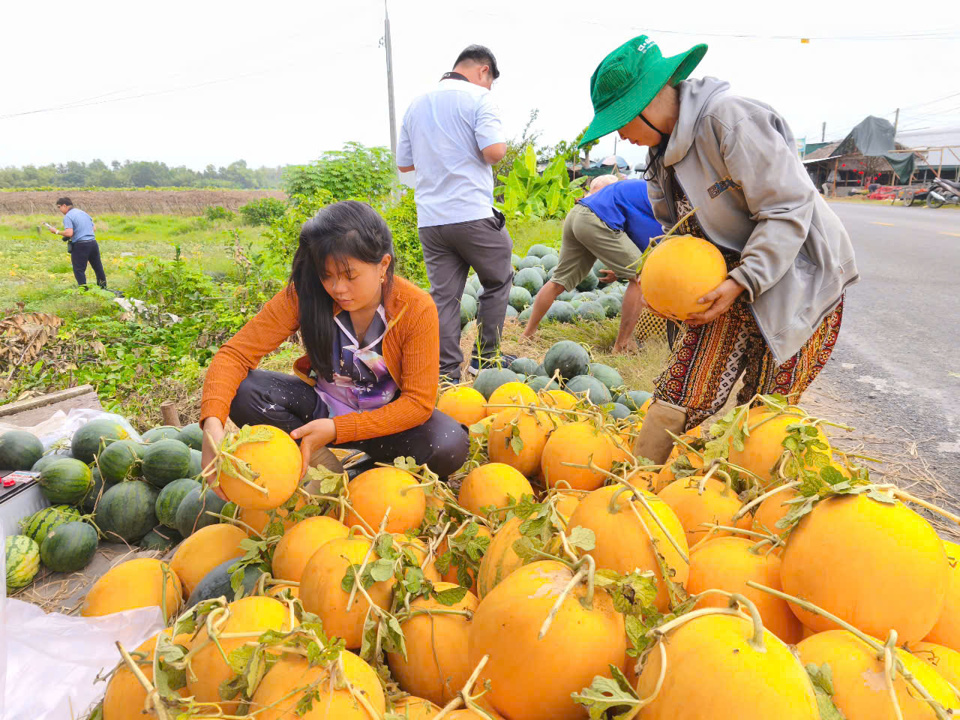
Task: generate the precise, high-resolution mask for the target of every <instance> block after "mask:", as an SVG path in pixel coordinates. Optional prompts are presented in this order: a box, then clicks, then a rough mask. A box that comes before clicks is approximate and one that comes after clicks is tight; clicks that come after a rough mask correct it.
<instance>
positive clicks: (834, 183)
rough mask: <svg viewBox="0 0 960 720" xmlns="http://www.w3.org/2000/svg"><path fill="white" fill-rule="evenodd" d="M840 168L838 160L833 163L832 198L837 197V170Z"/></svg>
mask: <svg viewBox="0 0 960 720" xmlns="http://www.w3.org/2000/svg"><path fill="white" fill-rule="evenodd" d="M839 167H840V158H837V159H836V160H834V161H833V196H834V197H836V196H837V168H839Z"/></svg>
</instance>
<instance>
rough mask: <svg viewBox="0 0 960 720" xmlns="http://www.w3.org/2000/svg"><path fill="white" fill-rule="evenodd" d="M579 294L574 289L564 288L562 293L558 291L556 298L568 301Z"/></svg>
mask: <svg viewBox="0 0 960 720" xmlns="http://www.w3.org/2000/svg"><path fill="white" fill-rule="evenodd" d="M579 294H580V293H578V292H577V291H576V290H564V291H563V292H562V293H560V294H559V295H557V300H563V301H564V302H570V301H571V300H573V299H574V298H575V297H577V296H578V295H579Z"/></svg>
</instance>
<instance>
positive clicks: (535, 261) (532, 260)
mask: <svg viewBox="0 0 960 720" xmlns="http://www.w3.org/2000/svg"><path fill="white" fill-rule="evenodd" d="M539 265H540V258H538V257H536V256H534V255H527V256H526V257H525V258H522V259H521V260H520V262H518V263H517V270H518V271H523V270H532V269H533V268H535V267H537V266H539Z"/></svg>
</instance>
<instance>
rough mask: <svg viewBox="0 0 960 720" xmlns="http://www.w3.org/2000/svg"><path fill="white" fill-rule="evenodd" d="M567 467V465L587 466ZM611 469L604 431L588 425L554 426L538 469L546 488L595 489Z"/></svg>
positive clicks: (610, 451) (609, 443) (608, 445)
mask: <svg viewBox="0 0 960 720" xmlns="http://www.w3.org/2000/svg"><path fill="white" fill-rule="evenodd" d="M590 463H593V464H594V465H595V466H596V468H597V469H591V468H589V467H571V465H583V466H586V465H589V464H590ZM612 467H613V447H612V443H611V442H610V440H609V437H608V435H607V433H606V431H604V430H601V429H597V428H596V427H594V426H593V425H591V424H589V423H582V422H578V423H569V424H568V425H562V426H560V427H558V428H557V429H556V430H554V431H553V433H552V434H551V435H550V438H549V439H548V440H547V442H546V445H544V447H543V457H542V459H541V461H540V468H541V470H542V471H543V478H544V481H545V482H546V483H547V486H548V487H561V488H563V487H569V488H572V489H574V490H596V489H597V488H598V487H600V486H601V485H603V483H604V482H605V481H606V479H607V476H606V475H605V474H604V472H610V470H611V469H612Z"/></svg>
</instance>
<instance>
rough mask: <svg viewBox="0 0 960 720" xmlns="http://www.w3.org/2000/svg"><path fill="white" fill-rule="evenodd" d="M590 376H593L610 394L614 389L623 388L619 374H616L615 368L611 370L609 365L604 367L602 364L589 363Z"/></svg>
mask: <svg viewBox="0 0 960 720" xmlns="http://www.w3.org/2000/svg"><path fill="white" fill-rule="evenodd" d="M589 374H590V375H593V376H594V377H595V378H596V379H597V380H599V381H600V382H602V383H603V384H604V385H605V386H606V388H607V390H610V391H611V392H612V391H613V390H614V388H621V387H623V377H621V375H620V373H618V372H617V370H616V368H612V367H610V366H609V365H604V364H603V363H590V372H589Z"/></svg>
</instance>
